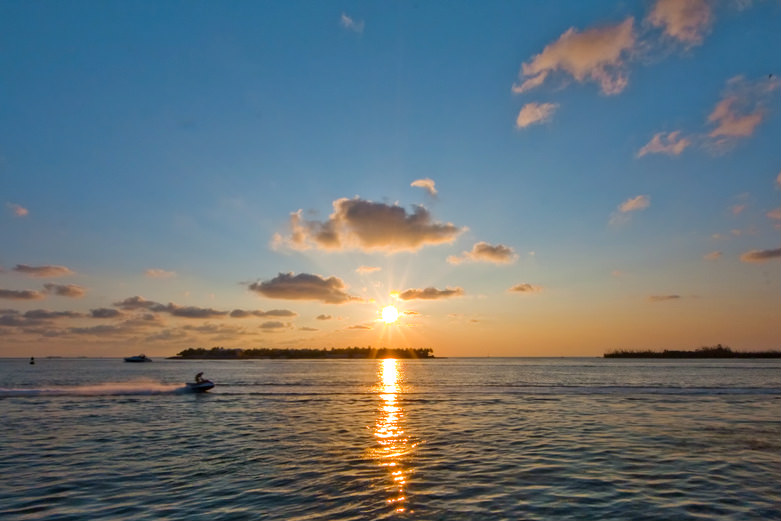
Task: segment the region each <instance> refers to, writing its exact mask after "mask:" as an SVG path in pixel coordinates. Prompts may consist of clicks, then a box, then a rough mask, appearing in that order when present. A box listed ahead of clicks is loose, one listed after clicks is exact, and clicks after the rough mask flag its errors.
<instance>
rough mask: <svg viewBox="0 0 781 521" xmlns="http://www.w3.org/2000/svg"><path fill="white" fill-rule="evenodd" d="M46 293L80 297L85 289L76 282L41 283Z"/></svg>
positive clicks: (84, 292)
mask: <svg viewBox="0 0 781 521" xmlns="http://www.w3.org/2000/svg"><path fill="white" fill-rule="evenodd" d="M43 287H44V289H45V290H46V292H47V293H51V294H52V295H57V296H60V297H70V298H81V297H83V296H84V295H85V294H86V293H87V291H86V290H85V289H84V288H82V287H81V286H77V285H76V284H51V283H47V284H44V285H43Z"/></svg>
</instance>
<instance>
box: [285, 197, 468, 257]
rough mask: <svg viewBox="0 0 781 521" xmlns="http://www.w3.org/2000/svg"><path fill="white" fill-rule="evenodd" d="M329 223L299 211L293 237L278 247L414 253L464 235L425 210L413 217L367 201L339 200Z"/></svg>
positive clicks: (292, 220)
mask: <svg viewBox="0 0 781 521" xmlns="http://www.w3.org/2000/svg"><path fill="white" fill-rule="evenodd" d="M333 208H334V211H333V213H332V214H331V215H330V217H329V218H328V220H327V221H325V222H320V221H308V220H306V219H304V218H303V217H302V212H301V211H298V212H296V213H294V214H291V216H290V227H291V234H290V236H289V237H287V238H283V237H282V236H280V235H276V236H275V243H276V244H282V243H285V244H288V245H289V246H291V247H292V248H295V249H308V248H310V247H313V246H314V247H316V248H320V249H325V250H349V249H359V250H364V251H375V250H382V251H386V252H389V253H393V252H397V251H414V250H418V249H420V248H422V247H423V246H426V245H430V244H442V243H450V242H453V240H455V238H456V237H457V236H458V235H459V234H460V233H461V232H462V231H463V230H462V229H460V228H457V227H456V226H454V225H453V224H451V223H440V222H435V221H434V220H433V219H432V217H431V214H430V213H429V211H428V210H426V208H424V207H423V206H414V207H413V210H412V213H409V214H408V213H407V210H405V209H404V208H402V207H401V206H397V205H388V204H384V203H375V202H372V201H366V200H363V199H359V198H355V199H346V198H343V199H338V200H336V201H334V202H333Z"/></svg>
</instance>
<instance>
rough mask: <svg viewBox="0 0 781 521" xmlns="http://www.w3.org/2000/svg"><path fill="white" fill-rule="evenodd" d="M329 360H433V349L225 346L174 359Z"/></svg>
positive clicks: (190, 350) (195, 349) (184, 353)
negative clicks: (231, 347)
mask: <svg viewBox="0 0 781 521" xmlns="http://www.w3.org/2000/svg"><path fill="white" fill-rule="evenodd" d="M275 358H282V359H296V358H301V359H304V358H306V359H312V358H314V359H326V358H434V350H433V349H431V348H419V349H393V348H387V347H382V348H379V349H375V348H372V347H371V346H369V347H332V348H330V349H327V348H323V349H278V348H253V349H240V348H235V349H228V348H224V347H212V348H211V349H207V348H204V347H191V348H188V349H185V350H184V351H180V352H179V353H178V354H177V355H176V356H172V357H170V359H172V360H196V359H197V360H201V359H211V360H214V359H218V360H251V359H275Z"/></svg>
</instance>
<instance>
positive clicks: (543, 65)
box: [513, 17, 635, 94]
mask: <svg viewBox="0 0 781 521" xmlns="http://www.w3.org/2000/svg"><path fill="white" fill-rule="evenodd" d="M634 47H635V33H634V18H631V17H630V18H627V19H626V20H624V21H623V22H621V23H620V24H617V25H612V26H606V27H598V28H593V29H588V30H585V31H583V32H578V31H577V30H576V29H575V28H574V27H573V28H570V29H569V30H568V31H566V32H565V33H564V34H562V35H561V36H560V37H559V39H558V40H556V41H555V42H553V43H551V44H549V45H548V46H546V47H545V49H543V51H542V52H541V53H540V54H538V55H536V56H535V57H534V58H532V59H531V60H530V61H529V62H526V63H523V64H522V66H521V73H520V74H519V78H520V79H521V80H522V82H521V84H520V85H518V84H515V85H513V92H516V93H522V92H526V91H529V90H531V89H534V88H536V87H538V86H540V85H542V84H543V83H544V82H545V80H546V79H547V78H548V76H549V75H550V74H551V73H553V72H556V71H564V72H566V73H568V74H569V75H571V76H572V77H573V78H575V80H576V81H578V82H581V83H582V82H585V81H594V82H596V83H598V84H599V86H600V88H601V89H602V92H603V93H604V94H618V93H619V92H621V91H622V90H624V88H625V87H626V85H627V83H628V79H627V75H626V68H625V60H626V57H627V55H628V54H629V53H630V52H631V51H632V50H633V49H634Z"/></svg>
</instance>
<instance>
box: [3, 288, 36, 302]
mask: <svg viewBox="0 0 781 521" xmlns="http://www.w3.org/2000/svg"><path fill="white" fill-rule="evenodd" d="M0 298H4V299H8V300H41V299H42V298H44V294H43V293H41V292H40V291H33V290H30V289H22V290H15V289H0Z"/></svg>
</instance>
